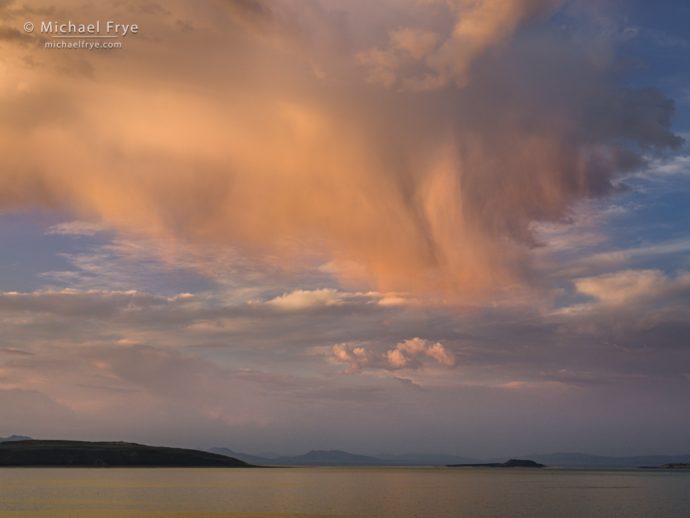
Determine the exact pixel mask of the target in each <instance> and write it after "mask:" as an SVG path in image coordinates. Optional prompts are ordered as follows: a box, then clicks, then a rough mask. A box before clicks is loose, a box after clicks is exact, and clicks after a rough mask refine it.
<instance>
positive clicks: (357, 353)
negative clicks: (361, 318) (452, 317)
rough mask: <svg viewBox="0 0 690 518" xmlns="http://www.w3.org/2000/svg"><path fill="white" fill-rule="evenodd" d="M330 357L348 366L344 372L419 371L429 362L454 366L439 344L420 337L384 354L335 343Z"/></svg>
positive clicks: (445, 350) (404, 342)
mask: <svg viewBox="0 0 690 518" xmlns="http://www.w3.org/2000/svg"><path fill="white" fill-rule="evenodd" d="M330 356H331V358H332V359H333V360H334V361H335V362H337V363H345V364H347V365H348V366H349V369H348V372H349V373H354V372H360V371H362V370H364V369H367V368H370V369H382V370H390V371H393V370H399V369H419V368H421V367H423V366H424V365H425V364H426V363H429V360H431V362H432V363H434V362H435V363H437V364H439V365H442V366H444V367H449V368H450V367H454V366H455V355H454V354H453V352H452V351H449V350H448V349H447V348H446V347H445V346H444V345H443V344H442V343H440V342H431V341H429V340H424V339H422V338H410V339H408V340H405V341H402V342H400V343H398V344H396V345H395V346H394V347H392V348H391V349H389V350H387V351H386V352H384V353H376V352H372V351H370V350H368V349H366V348H365V347H362V346H353V345H349V344H336V345H334V346H333V347H332V348H331V351H330Z"/></svg>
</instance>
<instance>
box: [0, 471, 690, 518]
mask: <svg viewBox="0 0 690 518" xmlns="http://www.w3.org/2000/svg"><path fill="white" fill-rule="evenodd" d="M8 516H46V517H48V516H51V517H52V516H55V517H67V516H70V517H72V516H74V517H82V516H98V517H101V516H103V517H110V516H146V517H148V516H178V517H182V516H228V517H233V518H260V517H272V518H288V517H295V518H296V517H300V518H307V517H311V518H316V517H335V516H340V517H366V518H377V517H383V518H389V517H390V518H406V517H425V518H426V517H428V518H447V517H468V518H470V517H471V518H481V517H499V518H504V517H511V518H519V517H526V518H527V517H529V518H539V517H549V518H551V517H588V518H589V517H595V518H596V517H655V518H662V517H684V518H687V517H688V516H690V473H687V472H686V473H669V472H639V471H638V472H635V471H606V472H604V471H566V470H542V471H531V470H515V471H512V470H511V471H496V470H449V469H442V468H438V469H431V468H430V469H405V468H397V469H396V468H392V469H387V468H386V469H379V468H371V469H367V468H364V469H362V468H284V469H278V468H275V469H274V468H270V469H256V470H253V469H249V470H242V469H239V470H233V469H151V468H148V469H147V468H143V469H117V468H115V469H79V468H71V469H55V468H53V469H37V468H9V469H8V468H4V469H0V517H2V518H5V517H8Z"/></svg>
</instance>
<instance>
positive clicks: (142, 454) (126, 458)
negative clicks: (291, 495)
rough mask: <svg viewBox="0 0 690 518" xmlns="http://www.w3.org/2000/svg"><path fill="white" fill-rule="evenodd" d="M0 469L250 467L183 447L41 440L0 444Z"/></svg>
mask: <svg viewBox="0 0 690 518" xmlns="http://www.w3.org/2000/svg"><path fill="white" fill-rule="evenodd" d="M0 466H129V467H139V466H149V467H153V466H158V467H166V466H170V467H229V468H239V467H251V465H250V464H247V463H246V462H242V461H241V460H238V459H234V458H232V457H226V456H224V455H217V454H215V453H209V452H205V451H197V450H188V449H183V448H165V447H161V446H145V445H143V444H134V443H129V442H86V441H43V440H35V441H11V442H3V443H0Z"/></svg>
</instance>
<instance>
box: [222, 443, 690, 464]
mask: <svg viewBox="0 0 690 518" xmlns="http://www.w3.org/2000/svg"><path fill="white" fill-rule="evenodd" d="M209 451H211V452H213V453H218V454H220V455H227V456H229V457H233V458H236V459H240V460H243V461H244V462H247V463H249V464H257V465H260V466H446V465H449V464H456V465H457V464H480V463H501V462H505V461H506V460H507V459H504V458H500V459H488V460H487V459H477V458H472V457H461V456H457V455H445V454H427V453H410V454H400V455H377V456H369V455H358V454H354V453H349V452H346V451H342V450H312V451H310V452H308V453H305V454H304V455H294V456H288V455H286V456H279V457H271V458H269V457H262V456H258V455H250V454H246V453H242V452H237V451H234V450H230V449H228V448H212V449H211V450H209ZM520 458H524V459H530V460H533V461H535V462H538V463H539V464H544V465H546V466H549V467H563V468H638V467H640V466H660V465H662V464H673V463H689V462H690V454H683V455H641V456H633V457H606V456H601V455H588V454H586V453H548V454H539V453H534V454H530V455H521V456H520Z"/></svg>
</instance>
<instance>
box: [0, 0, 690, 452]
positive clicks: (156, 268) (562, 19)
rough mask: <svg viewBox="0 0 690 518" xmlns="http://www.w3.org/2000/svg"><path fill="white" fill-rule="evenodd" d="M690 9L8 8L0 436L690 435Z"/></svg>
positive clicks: (463, 3)
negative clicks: (68, 35)
mask: <svg viewBox="0 0 690 518" xmlns="http://www.w3.org/2000/svg"><path fill="white" fill-rule="evenodd" d="M108 20H114V21H116V22H118V23H122V24H129V25H131V24H136V25H137V26H138V27H139V30H138V32H136V33H130V34H127V35H122V34H111V33H108V35H114V36H116V37H115V38H112V39H88V40H85V41H86V42H94V41H98V42H100V41H116V42H119V43H121V48H112V49H92V50H88V49H87V48H78V49H69V48H47V44H48V43H50V42H54V41H61V42H65V41H75V42H76V41H79V40H80V37H77V38H74V39H73V40H69V39H61V38H53V36H55V34H53V33H46V32H45V31H42V30H41V22H44V21H45V22H47V21H55V22H59V23H66V22H67V21H73V22H75V23H95V22H96V21H101V23H102V27H101V35H104V34H106V33H105V30H106V29H105V26H106V22H107V21H108ZM27 21H28V22H31V23H33V24H34V28H33V30H30V31H27V30H26V28H25V27H26V26H25V23H26V22H27ZM688 22H690V6H689V5H687V3H686V2H684V1H680V0H662V1H659V2H654V3H651V2H646V1H643V0H627V1H623V0H602V1H599V2H591V1H586V0H381V1H380V2H375V3H372V2H369V1H365V0H347V1H345V0H271V1H268V0H223V1H221V0H205V1H203V2H185V1H182V0H171V1H166V2H162V1H156V0H150V1H148V0H142V1H133V0H121V1H118V2H109V3H108V4H107V5H106V4H99V3H92V2H82V1H77V0H68V1H61V2H59V3H58V2H51V1H48V0H46V1H43V0H9V1H8V0H5V1H2V2H0V115H1V116H0V156H1V157H2V161H1V164H2V165H1V166H0V416H2V419H0V435H9V434H12V433H16V434H25V435H30V436H32V437H37V438H71V439H83V440H126V441H135V442H143V443H147V444H164V445H176V446H186V447H199V448H208V447H221V446H222V447H229V448H231V449H233V450H236V451H245V452H252V453H266V452H279V453H301V452H304V451H307V450H311V449H335V448H338V449H346V450H349V451H353V452H358V453H367V454H377V453H402V452H429V453H431V452H446V453H453V454H460V455H466V456H476V457H482V456H483V457H494V456H509V455H518V454H525V453H528V452H539V453H543V452H553V451H583V452H590V453H599V454H607V455H629V454H642V453H649V454H652V453H667V454H673V453H687V452H688V451H690V443H688V439H687V438H688V437H690V254H689V252H690V149H689V148H688V144H687V142H686V139H687V138H689V137H690V72H689V70H690V69H688V67H687V64H688V63H689V62H690V32H689V31H688V26H689V25H688Z"/></svg>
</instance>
